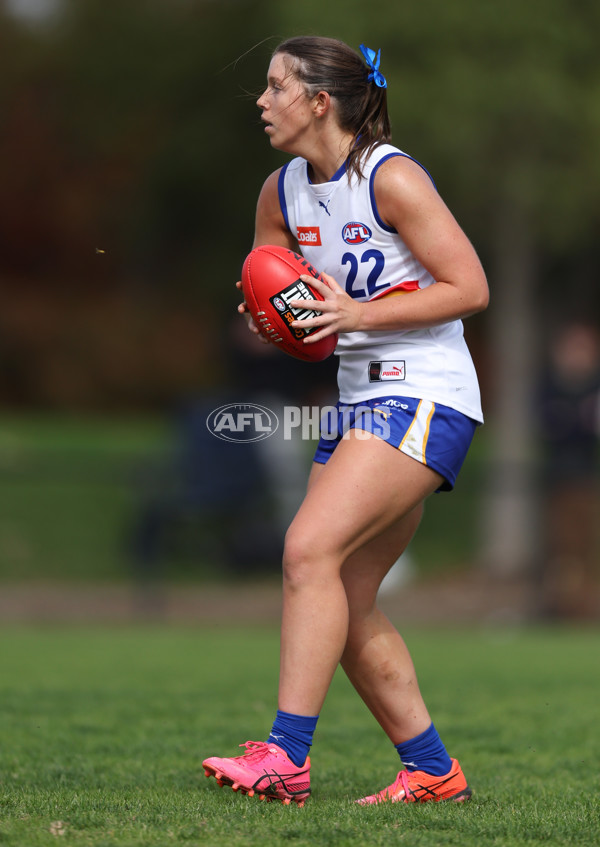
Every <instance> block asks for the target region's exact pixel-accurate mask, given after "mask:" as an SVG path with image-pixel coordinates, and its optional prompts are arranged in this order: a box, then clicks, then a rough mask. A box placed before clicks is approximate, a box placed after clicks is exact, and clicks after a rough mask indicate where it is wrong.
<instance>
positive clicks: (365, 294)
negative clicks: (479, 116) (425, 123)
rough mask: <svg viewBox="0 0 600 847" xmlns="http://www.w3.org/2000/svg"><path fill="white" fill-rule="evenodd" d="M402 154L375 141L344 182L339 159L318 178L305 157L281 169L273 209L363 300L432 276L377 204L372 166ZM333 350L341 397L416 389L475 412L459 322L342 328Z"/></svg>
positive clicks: (310, 254) (322, 266)
mask: <svg viewBox="0 0 600 847" xmlns="http://www.w3.org/2000/svg"><path fill="white" fill-rule="evenodd" d="M406 155H407V154H406V153H403V152H402V151H400V150H398V149H397V148H396V147H392V146H391V145H389V144H383V145H381V146H379V147H377V148H376V149H375V150H374V151H373V152H372V153H371V155H370V156H369V158H368V159H367V160H366V162H364V163H363V174H364V177H363V179H361V180H358V179H357V177H356V175H353V177H352V180H351V182H350V183H348V179H347V176H346V170H345V166H342V167H341V168H340V170H339V171H338V172H337V173H336V174H335V175H334V177H333V178H332V180H331V182H327V183H323V184H320V185H313V184H312V183H311V182H310V180H309V177H308V165H307V162H306V160H305V159H300V158H296V159H292V161H290V162H288V164H287V165H285V166H284V167H283V168H282V170H281V174H280V177H279V201H280V205H281V211H282V213H283V217H284V220H285V223H286V225H287V227H288V228H289V230H290V232H291V233H292V235H293V236H294V237H295V238H296V239H297V240H298V243H299V245H300V249H301V251H302V253H303V255H304V256H305V257H306V258H307V259H308V261H309V262H310V263H311V264H312V265H313V266H314V267H315V268H317V270H319V271H325V272H326V273H328V274H331V276H333V277H334V278H335V279H336V280H337V282H338V283H339V284H340V285H341V286H342V288H344V287H345V289H346V291H347V292H348V294H349V295H350V296H351V297H353V298H354V299H355V300H359V301H361V302H364V301H366V300H376V299H379V298H381V297H385V296H386V295H393V294H402V293H403V292H407V291H416V290H419V289H423V288H426V287H427V286H429V285H434V284H435V280H434V279H433V277H432V276H431V274H430V273H429V272H428V271H427V270H425V268H424V267H423V265H421V264H420V262H418V261H417V259H416V258H415V257H414V256H413V254H412V253H411V252H410V250H409V249H408V247H407V246H406V245H405V244H404V242H403V241H402V239H401V238H400V237H399V235H398V233H397V232H396V230H395V229H392V228H391V227H389V226H387V225H386V224H385V223H384V222H383V221H382V219H381V217H380V216H379V213H378V211H377V205H376V202H375V192H374V179H375V173H376V171H377V168H378V167H379V166H380V165H381V164H382V163H383V162H384V161H386V160H387V159H389V158H390V157H391V156H406ZM409 158H410V157H409ZM336 355H338V356H339V360H340V362H339V369H338V386H339V391H340V401H341V402H343V403H360V402H361V401H363V400H367V399H369V398H373V397H379V396H384V395H385V396H388V395H392V396H405V397H418V398H420V399H423V400H431V401H433V402H437V403H442V404H444V405H446V406H450V407H451V408H454V409H457V410H458V411H460V412H462V413H464V414H465V415H468V416H469V417H471V418H473V419H474V420H476V421H482V420H483V418H482V413H481V401H480V397H479V386H478V382H477V375H476V373H475V368H474V366H473V362H472V360H471V356H470V354H469V350H468V348H467V345H466V343H465V340H464V337H463V326H462V322H461V321H459V320H456V321H451V322H449V323H445V324H442V325H441V326H436V327H432V328H431V329H415V330H378V331H372V332H348V333H341V334H340V337H339V342H338V345H337V348H336Z"/></svg>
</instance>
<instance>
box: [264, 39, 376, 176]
mask: <svg viewBox="0 0 600 847" xmlns="http://www.w3.org/2000/svg"><path fill="white" fill-rule="evenodd" d="M277 53H285V54H286V55H288V56H292V57H293V58H294V59H296V60H297V61H296V63H295V66H294V68H293V73H294V75H295V76H296V78H297V79H299V80H300V82H302V83H303V84H304V85H305V87H306V92H307V94H308V96H309V97H312V96H314V95H316V94H317V93H318V92H319V91H327V93H328V94H329V95H330V96H331V97H333V98H335V101H336V108H337V114H338V117H339V121H340V126H341V127H342V129H343V130H346V131H348V132H351V133H352V135H353V136H354V143H353V145H352V149H351V151H350V155H349V157H348V178H350V177H351V176H352V174H356V175H357V176H358V177H359V179H360V178H361V177H362V162H363V161H364V159H365V158H366V157H367V155H368V154H369V153H370V152H371V150H372V149H373V148H374V147H377V146H378V145H379V144H385V143H389V141H390V140H391V127H390V119H389V115H388V110H387V93H386V89H385V88H379V87H378V86H377V85H376V84H375V83H374V82H373V81H372V80H369V79H368V76H369V68H368V67H367V65H366V64H365V62H364V61H363V59H362V58H361V57H360V56H359V55H358V53H355V51H354V50H352V49H351V48H350V47H348V45H347V44H344V42H343V41H338V40H336V39H334V38H319V37H311V36H299V37H297V38H289V39H288V40H287V41H284V42H283V43H282V44H280V45H279V46H278V47H277V49H276V50H275V53H274V55H275V54H277Z"/></svg>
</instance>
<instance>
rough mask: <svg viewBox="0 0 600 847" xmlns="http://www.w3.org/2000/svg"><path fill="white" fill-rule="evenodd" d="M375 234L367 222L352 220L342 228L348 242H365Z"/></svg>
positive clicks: (343, 236) (343, 235)
mask: <svg viewBox="0 0 600 847" xmlns="http://www.w3.org/2000/svg"><path fill="white" fill-rule="evenodd" d="M372 235H373V233H372V232H371V230H370V229H369V227H368V226H367V225H366V224H361V223H360V222H359V221H350V223H347V224H346V225H345V226H344V228H343V229H342V238H343V239H344V241H345V242H346V244H364V243H365V241H368V240H369V238H370V237H371V236H372Z"/></svg>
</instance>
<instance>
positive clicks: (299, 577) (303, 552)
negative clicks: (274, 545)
mask: <svg viewBox="0 0 600 847" xmlns="http://www.w3.org/2000/svg"><path fill="white" fill-rule="evenodd" d="M324 558H325V557H324V555H323V551H322V549H320V546H319V544H318V542H317V540H316V539H314V538H312V537H311V536H308V535H307V534H306V533H300V532H295V531H294V529H293V527H291V528H290V529H289V530H288V532H287V535H286V537H285V545H284V549H283V576H284V579H285V580H286V582H287V584H288V585H289V586H290V587H298V588H299V587H302V586H303V585H307V584H309V583H311V582H313V581H314V580H316V579H317V578H319V576H321V577H322V576H323V570H324ZM325 569H326V568H325Z"/></svg>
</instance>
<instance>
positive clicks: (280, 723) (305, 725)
mask: <svg viewBox="0 0 600 847" xmlns="http://www.w3.org/2000/svg"><path fill="white" fill-rule="evenodd" d="M318 720H319V716H318V715H316V716H315V717H306V716H305V715H292V714H290V713H289V712H280V711H279V710H277V715H276V717H275V722H274V723H273V729H272V730H271V734H270V735H269V741H272V742H273V743H274V744H277V746H278V747H281V749H282V750H285V752H286V753H287V754H288V756H289V757H290V759H291V760H292V762H293V763H294V764H295V765H296V767H298V768H300V767H302V765H303V764H304V762H305V761H306V757H307V756H308V751H309V750H310V746H311V744H312V739H313V734H314V731H315V728H316V726H317V721H318Z"/></svg>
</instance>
